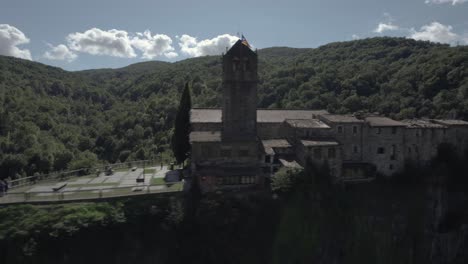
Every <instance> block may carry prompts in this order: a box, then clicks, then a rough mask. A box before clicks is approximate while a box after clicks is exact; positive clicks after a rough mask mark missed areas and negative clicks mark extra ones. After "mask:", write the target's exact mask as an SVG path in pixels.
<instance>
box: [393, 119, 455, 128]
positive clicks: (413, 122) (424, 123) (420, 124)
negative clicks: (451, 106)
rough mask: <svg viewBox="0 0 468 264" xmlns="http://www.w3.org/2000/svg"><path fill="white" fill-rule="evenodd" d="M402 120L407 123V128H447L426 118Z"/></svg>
mask: <svg viewBox="0 0 468 264" xmlns="http://www.w3.org/2000/svg"><path fill="white" fill-rule="evenodd" d="M401 122H403V123H406V124H407V125H406V127H407V128H447V127H446V126H444V125H441V124H437V123H434V122H431V121H430V120H426V119H406V120H402V121H401Z"/></svg>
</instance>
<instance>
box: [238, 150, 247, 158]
mask: <svg viewBox="0 0 468 264" xmlns="http://www.w3.org/2000/svg"><path fill="white" fill-rule="evenodd" d="M248 155H249V150H248V149H241V150H239V156H240V157H246V156H248Z"/></svg>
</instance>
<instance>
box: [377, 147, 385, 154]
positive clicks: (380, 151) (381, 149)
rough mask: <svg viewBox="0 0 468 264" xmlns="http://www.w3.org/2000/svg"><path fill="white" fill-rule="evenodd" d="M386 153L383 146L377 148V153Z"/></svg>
mask: <svg viewBox="0 0 468 264" xmlns="http://www.w3.org/2000/svg"><path fill="white" fill-rule="evenodd" d="M384 153H385V149H384V148H383V147H379V148H377V154H384Z"/></svg>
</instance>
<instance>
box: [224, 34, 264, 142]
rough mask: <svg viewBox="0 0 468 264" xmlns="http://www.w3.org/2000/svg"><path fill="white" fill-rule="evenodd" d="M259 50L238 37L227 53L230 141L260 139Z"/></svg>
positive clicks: (226, 113)
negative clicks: (258, 106) (258, 121)
mask: <svg viewBox="0 0 468 264" xmlns="http://www.w3.org/2000/svg"><path fill="white" fill-rule="evenodd" d="M257 64H258V60H257V53H256V52H254V51H252V50H251V49H250V47H249V46H248V44H247V42H246V41H245V40H240V39H239V40H238V41H237V42H236V43H235V44H234V45H233V46H232V47H231V49H230V50H228V51H227V53H226V54H225V55H224V56H223V114H222V122H223V131H222V139H223V141H225V142H229V141H234V142H235V141H256V140H257V83H258V76H257Z"/></svg>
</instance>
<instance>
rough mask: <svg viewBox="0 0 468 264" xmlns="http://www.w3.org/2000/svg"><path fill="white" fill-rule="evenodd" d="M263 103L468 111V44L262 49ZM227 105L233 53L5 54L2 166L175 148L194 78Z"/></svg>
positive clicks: (204, 97)
mask: <svg viewBox="0 0 468 264" xmlns="http://www.w3.org/2000/svg"><path fill="white" fill-rule="evenodd" d="M258 55H259V63H260V65H259V77H260V83H259V89H258V91H259V94H258V98H259V100H258V106H259V107H261V108H310V109H327V110H328V111H330V112H335V113H352V112H356V111H369V112H379V113H381V114H385V115H388V116H390V117H393V118H397V119H405V118H414V117H451V118H461V119H468V47H466V46H459V47H450V46H448V45H442V44H434V43H429V42H421V41H415V40H411V39H405V38H388V37H385V38H372V39H363V40H356V41H350V42H339V43H331V44H328V45H324V46H321V47H319V48H315V49H294V48H278V47H277V48H267V49H262V50H259V51H258ZM187 81H189V82H190V83H191V92H192V103H193V106H195V107H215V106H219V104H220V99H221V92H220V91H221V58H220V57H219V56H206V57H199V58H193V59H187V60H183V61H179V62H175V63H166V62H157V61H151V62H144V63H138V64H134V65H130V66H128V67H125V68H120V69H99V70H87V71H79V72H67V71H64V70H61V69H59V68H54V67H50V66H47V65H43V64H40V63H36V62H31V61H26V60H21V59H17V58H11V57H2V56H0V176H1V177H7V176H12V177H17V176H24V175H32V174H33V173H36V172H40V173H47V172H49V171H54V170H63V169H74V168H80V167H86V166H90V165H92V164H95V163H97V162H118V161H128V160H137V159H151V158H157V157H160V156H163V157H166V158H167V157H169V156H170V154H169V153H170V152H169V149H170V147H169V146H170V138H171V133H172V127H173V123H174V119H175V115H176V111H177V107H178V102H179V98H180V95H181V93H182V90H183V89H184V84H185V83H186V82H187Z"/></svg>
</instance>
